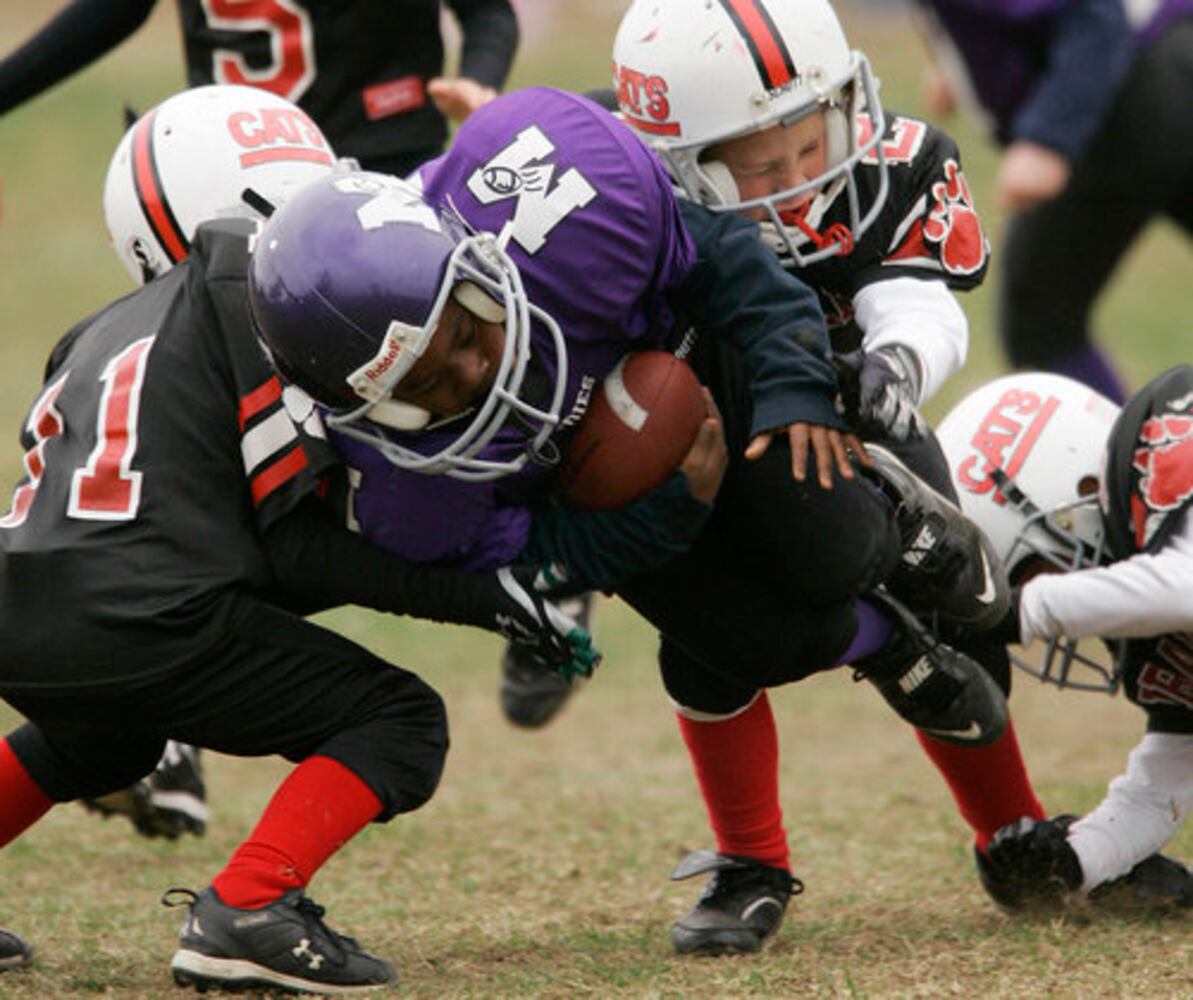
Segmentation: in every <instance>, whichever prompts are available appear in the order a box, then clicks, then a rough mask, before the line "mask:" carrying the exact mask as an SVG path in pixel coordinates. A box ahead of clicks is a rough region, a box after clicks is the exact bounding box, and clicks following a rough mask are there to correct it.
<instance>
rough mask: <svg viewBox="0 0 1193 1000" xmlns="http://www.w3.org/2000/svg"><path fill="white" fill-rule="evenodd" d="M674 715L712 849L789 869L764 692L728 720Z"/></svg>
mask: <svg viewBox="0 0 1193 1000" xmlns="http://www.w3.org/2000/svg"><path fill="white" fill-rule="evenodd" d="M677 718H678V719H679V731H680V733H681V734H682V735H683V739H684V742H685V743H686V744H687V745H688V755H689V756H690V757H691V758H692V766H693V768H694V769H695V771H696V780H697V781H698V782H699V783H700V792H701V794H702V795H703V796H704V804H705V806H706V807H707V808H708V819H709V822H710V823H711V824H712V828H713V833H715V834H716V837H717V850H718V851H720V853H722V854H741V855H745V856H746V857H749V858H756V859H757V860H759V861H761V862H762V863H763V864H765V865H770V866H771V867H773V868H783V869H785V870H790V868H791V855H790V853H789V851H788V848H787V831H786V830H784V829H783V810H782V809H781V808H780V807H779V738H778V735H777V734H776V733H775V717H774V715H772V714H771V709H770V701H769V700H768V699H767V697H766V692H765V691H762V692H760V693H759V695H758V697H757V698H755V699H754V702H753V704H752V705H750V707H749V708H747V709H746V710H745V711H744V712H741V713H740V714H738V715H735V716H733V717H732V718H730V719H723V720H720V721H714V722H696V721H694V720H693V719H689V718H687V717H686V716H684V715H678V716H677Z"/></svg>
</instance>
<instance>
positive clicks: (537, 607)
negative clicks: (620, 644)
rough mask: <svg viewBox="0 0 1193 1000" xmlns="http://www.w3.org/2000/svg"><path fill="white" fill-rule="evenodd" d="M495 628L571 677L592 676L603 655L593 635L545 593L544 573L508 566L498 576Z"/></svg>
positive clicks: (493, 626) (494, 598)
mask: <svg viewBox="0 0 1193 1000" xmlns="http://www.w3.org/2000/svg"><path fill="white" fill-rule="evenodd" d="M494 581H495V584H496V586H495V588H494V590H493V594H492V598H493V600H492V611H493V625H492V628H493V631H495V632H500V633H501V634H502V635H503V636H504V637H505V638H506V639H507V640H508V641H509V642H512V643H513V644H514V645H516V646H521V647H523V648H524V649H527V650H528V651H530V652H532V653H534V654H535V656H536V657H538V658H539V659H540V660H541V661H542V662H543V663H544V664H546V665H547V666H550V667H551V668H552V669H554V670H556V671H557V672H558V673H559V674H561V675H562V676H563V677H565V678H567V679H568V680H571V679H573V678H575V677H591V676H592V672H593V671H594V670H595V669H596V667H597V664H598V663H600V662H601V654H600V652H599V651H598V650H597V649H596V647H595V646H593V644H592V636H591V635H589V634H588V632H587V630H585V629H584V628H582V627H581V626H580V625H579V624H578V623H577V622H576V621H575V620H574V619H573V618H570V617H568V616H567V615H565V614H564V613H563V612H562V611H560V610H559V608H557V607H556V606H555V605H554V604H552V603H551V602H550V601H549V600H547V599H546V597H544V596H543V593H542V591H543V589H545V588H546V586H547V581H545V580H544V577H543V574H541V573H537V574H536V573H535V571H534V570H531V569H522V568H519V569H513V568H511V567H508V566H507V567H505V568H503V569H500V570H498V571H497V573H496V574H495V576H494Z"/></svg>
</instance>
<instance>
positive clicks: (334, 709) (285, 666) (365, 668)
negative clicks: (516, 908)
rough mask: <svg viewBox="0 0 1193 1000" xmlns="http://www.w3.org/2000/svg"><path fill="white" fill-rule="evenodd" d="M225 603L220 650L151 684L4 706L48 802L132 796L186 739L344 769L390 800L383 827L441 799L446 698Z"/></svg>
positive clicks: (238, 604) (30, 695) (334, 638)
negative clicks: (21, 720)
mask: <svg viewBox="0 0 1193 1000" xmlns="http://www.w3.org/2000/svg"><path fill="white" fill-rule="evenodd" d="M225 600H226V601H227V602H228V605H227V606H225V607H224V608H223V609H222V610H221V615H222V616H223V617H224V620H225V622H226V624H225V627H224V628H223V629H222V635H221V637H220V638H219V639H218V640H217V641H215V642H214V643H210V642H209V643H208V644H207V647H206V648H204V649H203V650H201V651H200V650H196V651H195V655H194V656H193V657H192V658H189V659H187V660H186V662H180V663H178V664H177V665H175V666H171V667H169V668H167V669H165V670H163V671H161V672H159V673H157V674H156V675H154V677H153V679H151V680H142V681H136V682H130V683H124V684H121V685H108V686H107V687H98V686H95V685H91V686H86V685H79V686H75V687H69V688H59V689H56V690H54V691H52V692H49V691H45V690H38V691H35V690H22V691H19V692H14V691H6V692H3V694H4V697H5V700H7V701H8V702H9V703H10V704H11V705H12V706H13V707H14V708H15V709H17V710H18V711H19V712H21V713H22V714H24V715H25V716H26V717H27V719H28V720H29V721H28V722H27V723H26V724H24V725H22V726H21V727H19V728H18V729H17V730H15V731H14V732H13V733H12V734H11V735H10V737H9V740H10V743H11V745H12V748H13V751H14V752H15V753H16V755H17V757H18V758H19V759H20V761H21V763H22V764H23V765H24V766H25V768H26V769H27V770H28V771H29V773H30V775H31V776H32V777H33V780H34V781H36V782H37V784H38V785H39V786H40V787H41V788H42V789H43V790H44V791H45V792H46V794H47V795H49V796H50V797H51V798H53V799H54V800H55V801H59V802H66V801H70V800H73V799H78V798H94V797H96V796H99V795H103V794H106V793H108V792H112V791H116V790H118V789H121V788H127V787H129V786H130V785H132V784H134V783H135V782H136V781H138V780H139V779H140V778H142V777H143V776H144V775H146V774H149V773H150V772H151V771H152V770H153V769H154V766H155V765H156V764H157V762H158V759H159V758H160V757H161V754H162V750H163V748H164V745H165V741H166V740H167V739H176V740H179V741H181V742H183V743H191V744H194V745H195V746H201V747H206V748H209V749H211V750H217V751H220V752H222V753H227V754H233V755H235V756H242V757H258V756H266V755H271V754H279V755H281V756H283V757H285V758H287V759H288V760H291V761H296V762H297V761H301V760H304V759H306V758H307V757H310V756H313V755H315V754H319V755H322V756H327V757H331V758H333V759H334V760H336V761H338V762H339V763H341V764H343V765H344V766H345V767H347V768H348V769H349V770H351V771H352V772H353V773H355V774H356V775H358V776H359V777H360V778H361V780H362V781H364V782H365V784H367V785H368V786H369V788H370V789H372V791H373V792H374V793H375V794H376V795H377V796H378V798H380V799H381V802H382V805H383V812H382V815H381V816H380V817H379V819H389V818H391V817H392V816H394V815H395V814H397V813H400V812H408V811H410V810H413V809H417V808H418V807H419V806H421V805H422V804H423V803H425V802H426V801H427V800H428V799H429V798H430V797H431V795H432V794H433V793H434V791H435V788H436V786H437V785H438V783H439V778H440V775H441V774H442V771H443V763H444V759H445V757H446V754H447V748H448V736H447V716H446V712H445V710H444V706H443V701H442V699H441V698H440V697H439V695H438V694H436V693H435V691H434V690H432V689H431V688H430V687H429V686H428V685H427V684H426V683H424V682H423V681H422V680H420V679H419V678H418V677H417V676H415V675H414V674H412V673H410V672H408V671H406V670H402V669H400V668H398V667H395V666H393V665H391V664H389V663H387V662H386V661H384V660H382V659H380V658H378V657H376V656H374V655H373V654H372V653H370V652H368V651H367V650H365V649H363V648H361V647H360V646H357V645H356V644H355V643H352V642H350V641H348V640H347V639H345V638H343V637H342V636H339V635H336V634H335V633H334V632H330V631H328V630H327V629H324V628H320V627H319V626H317V625H315V624H313V623H311V622H307V621H304V620H303V619H301V618H298V617H296V616H294V615H292V614H289V613H288V612H285V611H282V610H280V609H278V608H276V607H273V606H272V605H269V604H266V603H264V602H262V601H260V600H257V599H256V598H252V597H248V596H244V595H233V596H230V597H228V598H226V599H225ZM91 642H92V649H94V648H95V643H94V639H92V640H91ZM82 655H87V654H86V653H83V654H82ZM96 655H102V653H97V654H96ZM153 655H154V650H153V649H152V648H146V649H145V650H144V656H145V657H146V658H147V659H149V660H150V662H152V657H153Z"/></svg>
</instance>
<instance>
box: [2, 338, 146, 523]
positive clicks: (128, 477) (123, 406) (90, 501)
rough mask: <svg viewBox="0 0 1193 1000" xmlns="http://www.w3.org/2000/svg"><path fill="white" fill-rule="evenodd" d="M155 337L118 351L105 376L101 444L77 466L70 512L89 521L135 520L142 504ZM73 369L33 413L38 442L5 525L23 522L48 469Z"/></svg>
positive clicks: (32, 433)
mask: <svg viewBox="0 0 1193 1000" xmlns="http://www.w3.org/2000/svg"><path fill="white" fill-rule="evenodd" d="M153 340H154V338H153V337H145V338H144V339H142V340H138V341H136V342H134V343H132V344H130V345H129V346H128V347H126V348H125V349H124V350H123V351H121V352H120V353H119V354H117V355H116V356H115V357H114V358H112V360H111V361H109V362H108V364H107V367H105V368H104V370H103V374H102V375H100V381H101V382H102V383H103V386H104V388H103V392H102V394H101V395H100V402H99V413H98V414H97V417H96V428H95V447H94V448H93V449H92V451H91V455H90V456H89V457H88V459H87V464H86V465H84V466H83V467H81V468H78V469H75V471H74V475H72V476H71V481H70V501H69V503H68V506H67V514H68V515H69V516H70V517H73V518H77V519H79V520H84V521H131V520H132V519H133V518H135V517H136V516H137V508H138V507H139V506H140V503H141V473H140V472H135V471H133V470H132V461H133V457H134V456H135V455H136V453H137V415H138V413H139V412H140V409H141V389H142V388H143V386H144V383H145V364H146V361H147V360H148V358H149V349H150V348H151V347H152V346H153ZM69 378H70V372H69V371H68V372H66V374H64V375H62V376H61V377H60V378H59V379H57V380H56V381H54V382H53V383H51V384H50V385H49V386H47V387H46V389H45V390H44V391H43V392H42V394H41V395H40V396H39V397H38V399H37V402H36V403H34V404H33V409H32V410H31V411H30V413H29V419H28V421H27V423H26V429H27V430H28V432H29V435H30V437H32V439H33V447H31V448H30V449H29V451H27V452H26V453H25V473H26V476H25V479H24V481H22V482H21V483H20V484H19V485H18V486H17V488H16V491H15V492H14V493H13V498H12V508H11V509H10V510H9V512H8V513H7V514H6V515H4V517H3V518H0V528H15V527H18V526H19V525H21V524H23V523H24V521H25V518H26V517H27V516H28V514H29V508H30V507H31V506H32V504H33V498H34V497H35V496H36V495H37V490H38V487H39V486H40V485H41V479H42V476H43V475H44V474H45V469H46V463H45V448H46V443H47V442H48V441H49V440H50V439H51V438H54V437H57V436H58V435H59V434H61V433H62V431H63V428H64V427H65V426H66V424H65V421H64V420H63V418H62V414H61V413H60V412H59V411H58V409H57V407H56V406H55V404H56V403H57V401H58V396H59V395H60V394H61V392H62V389H63V387H64V386H65V385H66V382H67V380H68V379H69Z"/></svg>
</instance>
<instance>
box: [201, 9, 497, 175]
mask: <svg viewBox="0 0 1193 1000" xmlns="http://www.w3.org/2000/svg"><path fill="white" fill-rule="evenodd" d="M443 6H444V3H443V2H441V0H255V2H253V3H243V2H232V0H178V8H179V12H180V15H181V18H182V34H183V39H184V42H185V45H186V63H187V75H188V79H189V82H190V84H191V86H198V85H200V84H205V83H247V84H252V85H254V86H257V87H263V88H265V89H266V90H270V91H273V92H274V93H275V94H279V95H281V96H282V97H285V98H287V99H289V100H291V101H294V102H295V103H296V104H298V105H300V106H301V107H302V109H303V110H304V111H306V112H307V113H308V114H309V115H310V116H311V117H312V118H314V119H315V121H316V122H318V123H319V126H320V128H322V129H323V131H324V133H325V134H326V135H327V137H328V139H330V140H331V143H332V146H333V148H334V149H335V151H336V152H337V153H338V154H339V155H341V156H353V157H356V158H357V159H359V160H360V161H361V163H362V165H364V166H367V167H372V168H382V167H384V166H385V164H384V163H382V162H379V161H382V160H385V161H388V160H389V159H390V158H392V157H394V156H396V155H398V154H406V153H409V152H411V151H419V150H421V151H423V152H424V154H425V155H424V158H428V157H429V156H430V155H434V153H435V152H437V151H438V150H439V149H440V148H441V147H442V145H443V142H444V140H445V139H446V138H447V125H446V123H445V121H444V119H443V116H442V115H441V114H440V113H439V111H438V110H437V109H436V108H435V105H434V104H433V102H432V101H431V99H430V98H429V97H428V95H427V92H426V83H427V81H428V80H430V79H431V78H433V77H435V76H439V75H441V74H442V73H443V71H444V48H443V37H442V33H441V25H440V18H441V14H442V9H443ZM446 6H447V7H448V8H450V9H451V10H452V11H453V12H454V13H455V14H456V16H457V17H458V19H459V21H460V24H461V28H462V31H463V50H462V52H461V56H460V75H462V76H468V77H470V78H472V79H475V80H477V81H478V82H480V83H483V84H485V85H487V86H491V87H494V88H499V87H500V86H501V85H502V84H503V83H504V82H505V78H506V76H507V75H508V73H509V68H510V64H511V63H512V61H513V56H514V49H515V47H516V45H517V39H518V31H517V21H516V19H515V16H514V13H513V10H512V8H511V7H510V4H509V0H446ZM413 165H414V164H411V166H413Z"/></svg>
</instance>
